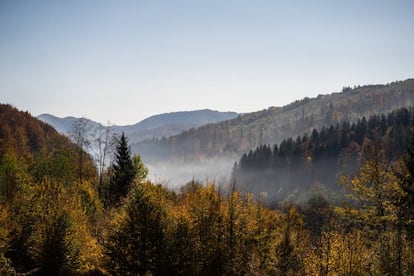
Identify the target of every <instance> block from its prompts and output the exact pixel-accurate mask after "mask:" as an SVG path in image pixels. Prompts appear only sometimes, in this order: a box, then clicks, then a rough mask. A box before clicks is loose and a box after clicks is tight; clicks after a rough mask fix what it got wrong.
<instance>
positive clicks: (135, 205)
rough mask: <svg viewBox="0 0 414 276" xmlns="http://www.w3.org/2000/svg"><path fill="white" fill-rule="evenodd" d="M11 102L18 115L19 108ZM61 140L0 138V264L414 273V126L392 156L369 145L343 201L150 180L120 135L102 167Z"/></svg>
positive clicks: (71, 271)
mask: <svg viewBox="0 0 414 276" xmlns="http://www.w3.org/2000/svg"><path fill="white" fill-rule="evenodd" d="M2 108H4V107H3V106H2ZM6 108H7V109H8V111H7V112H9V115H8V116H9V117H10V118H17V117H18V116H20V115H22V114H17V113H16V112H18V111H17V110H15V109H10V107H6ZM15 113H16V114H15ZM395 114H399V113H395ZM24 118H25V120H27V121H31V122H26V123H29V124H35V123H36V121H33V120H34V119H33V118H31V117H30V116H29V115H27V117H24ZM395 118H397V117H395ZM396 120H397V119H396ZM398 120H399V117H398ZM368 122H369V120H368ZM22 124H23V122H17V123H16V125H22ZM387 131H390V129H388V130H387ZM49 135H50V136H54V135H57V134H56V133H55V132H53V131H52V130H51V132H50V133H49ZM26 138H27V137H26ZM26 138H25V137H21V138H20V139H21V140H22V141H28V139H26ZM59 139H61V142H59V143H58V142H56V143H55V146H50V145H46V144H45V146H44V147H47V148H43V149H41V150H40V151H39V150H28V151H25V152H19V151H16V148H14V147H7V148H4V147H3V146H2V147H1V163H0V274H6V275H7V274H12V275H13V274H16V273H19V274H20V273H21V274H25V275H412V274H413V272H414V251H413V248H414V244H413V242H414V235H413V233H414V232H413V229H414V228H413V227H414V224H413V221H414V209H413V206H414V136H412V138H411V144H410V146H409V147H408V150H407V151H405V152H406V153H405V155H403V157H401V158H395V160H396V161H395V162H393V163H392V164H390V163H389V162H387V158H386V155H387V151H385V149H384V148H383V147H382V146H381V145H379V144H373V145H372V148H371V150H370V151H364V154H365V158H363V159H361V160H362V165H361V168H360V170H359V172H357V173H356V174H355V176H354V177H352V178H345V177H342V178H341V179H340V184H341V185H342V187H344V189H346V190H347V193H348V194H349V196H351V197H352V201H350V202H351V203H352V204H345V205H343V206H340V207H335V206H332V205H330V204H329V203H328V201H326V200H325V199H324V198H323V197H322V196H321V195H315V196H314V197H312V198H311V199H310V200H309V201H307V202H306V203H305V204H303V205H301V206H295V205H293V204H290V205H289V204H286V205H282V206H280V208H279V209H278V210H274V209H270V208H268V207H267V206H266V205H265V202H264V200H265V198H264V197H262V196H253V195H252V194H249V193H242V192H240V191H239V190H238V189H237V185H236V183H233V185H231V187H230V188H226V189H224V188H223V187H217V186H215V185H214V183H210V184H206V185H200V184H198V183H196V182H194V181H192V182H190V183H188V184H187V185H184V186H183V187H182V188H181V189H180V190H177V191H171V190H168V189H166V188H165V187H163V186H162V185H157V184H154V183H151V182H149V181H147V180H146V174H147V169H146V168H145V166H144V165H143V164H142V162H141V160H140V158H139V156H132V155H131V151H130V149H129V146H128V140H127V139H126V137H125V136H124V135H121V136H120V137H118V139H117V142H116V149H115V155H114V157H113V160H112V162H110V163H111V164H112V165H111V166H109V167H107V168H106V169H105V170H104V176H103V177H102V178H100V177H98V176H97V173H96V172H95V173H94V174H93V173H87V172H88V171H96V170H94V168H93V166H92V165H91V164H92V163H91V162H90V163H88V162H85V160H83V161H82V162H80V159H79V156H78V154H79V149H77V148H76V147H74V145H73V144H70V143H68V140H66V139H63V138H59V137H58V136H56V141H58V140H59ZM2 141H3V144H2V145H10V144H11V141H8V140H6V139H5V138H3V140H2ZM73 148H74V149H73ZM62 149H65V150H67V151H65V152H62V151H61V150H62ZM80 164H82V165H83V166H85V168H83V169H82V170H79V168H78V166H79V165H80ZM80 171H81V172H82V173H83V174H84V175H83V176H82V177H81V178H79V177H78V174H79V172H80Z"/></svg>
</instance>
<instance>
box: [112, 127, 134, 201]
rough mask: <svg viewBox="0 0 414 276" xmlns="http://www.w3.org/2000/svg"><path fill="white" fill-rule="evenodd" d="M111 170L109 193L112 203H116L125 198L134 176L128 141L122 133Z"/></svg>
mask: <svg viewBox="0 0 414 276" xmlns="http://www.w3.org/2000/svg"><path fill="white" fill-rule="evenodd" d="M112 170H113V176H112V178H111V183H110V187H109V193H110V197H111V199H112V202H113V203H117V202H118V201H119V200H120V198H121V197H126V195H127V193H128V191H129V187H130V186H131V183H132V181H133V180H134V178H135V174H136V170H135V167H134V163H133V160H132V158H131V150H130V148H129V145H128V139H127V138H126V136H125V134H124V133H122V135H121V137H120V139H119V140H118V144H117V146H116V154H115V163H114V164H113V166H112Z"/></svg>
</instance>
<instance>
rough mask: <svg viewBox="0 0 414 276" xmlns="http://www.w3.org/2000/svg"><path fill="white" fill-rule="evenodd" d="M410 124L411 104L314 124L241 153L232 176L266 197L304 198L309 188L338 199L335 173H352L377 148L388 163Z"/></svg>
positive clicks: (413, 113)
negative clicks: (353, 118) (307, 131)
mask: <svg viewBox="0 0 414 276" xmlns="http://www.w3.org/2000/svg"><path fill="white" fill-rule="evenodd" d="M413 126H414V110H413V109H412V108H402V109H398V110H396V111H394V112H391V113H389V114H381V115H373V116H371V117H369V118H368V119H367V118H365V117H362V118H361V119H359V120H357V122H356V123H352V124H350V123H349V122H347V121H344V122H342V123H337V124H335V125H331V126H329V127H322V128H321V129H320V130H317V129H314V130H313V131H312V132H311V133H310V134H304V135H303V136H298V137H297V138H288V139H285V140H283V141H282V142H281V143H280V144H279V145H277V144H275V145H273V146H270V145H261V146H259V147H257V148H256V149H255V150H251V151H249V152H248V153H245V154H244V155H243V156H242V158H241V159H240V161H239V162H238V164H236V165H235V167H234V170H233V178H234V179H235V180H236V182H237V183H238V187H239V189H242V190H244V191H248V192H252V193H254V194H258V193H266V194H267V199H268V203H272V202H273V203H277V202H279V201H282V200H285V201H294V202H305V201H306V200H307V199H309V197H310V196H311V195H312V194H313V193H317V194H322V195H323V196H324V197H325V198H327V199H329V201H332V202H335V203H339V202H341V201H342V200H343V199H344V193H343V191H342V189H341V187H340V186H338V185H337V183H338V181H339V178H340V177H341V176H348V177H350V176H353V175H354V174H355V173H356V172H357V171H358V169H359V168H360V166H361V164H362V163H363V162H364V161H367V160H370V159H375V158H377V156H376V155H377V154H378V153H377V152H378V151H382V154H383V155H384V158H385V160H386V161H387V162H388V163H390V164H391V163H392V162H395V161H396V160H398V158H399V157H400V156H401V155H402V153H403V152H404V150H405V146H406V140H407V137H408V134H409V129H411V128H412V127H413Z"/></svg>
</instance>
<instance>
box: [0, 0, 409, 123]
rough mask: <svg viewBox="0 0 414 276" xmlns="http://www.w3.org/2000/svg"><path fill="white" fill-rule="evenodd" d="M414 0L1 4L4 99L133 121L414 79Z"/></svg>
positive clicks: (0, 95)
mask: <svg viewBox="0 0 414 276" xmlns="http://www.w3.org/2000/svg"><path fill="white" fill-rule="evenodd" d="M413 15H414V1H412V0H407V1H396V0H393V1H390V0H384V1H381V0H372V1H362V0H355V1H333V0H326V1H311V0H309V1H287V0H286V1H276V0H273V1H270V0H269V1H266V0H256V1H253V0H250V1H244V0H235V1H226V0H221V1H215V0H206V1H202V0H191V1H190V0H188V1H174V0H165V1H161V0H160V1H157V0H147V1H143V0H135V1H102V0H99V1H98V0H97V1H89V0H79V1H73V0H70V1H41V0H36V1H26V0H10V1H9V0H0V102H3V103H4V102H5V103H10V104H13V105H14V106H16V107H17V108H19V109H21V110H28V111H29V112H31V113H32V114H33V115H38V114H40V113H52V114H54V115H57V116H61V117H62V116H67V115H74V116H87V117H89V118H91V119H94V120H97V121H100V122H104V123H105V122H106V121H108V120H110V121H111V122H112V123H116V124H131V123H136V122H138V121H139V120H142V119H144V118H145V117H147V116H150V115H154V114H159V113H164V112H171V111H180V110H194V109H201V108H210V109H215V110H220V111H229V110H230V111H237V112H249V111H256V110H261V109H264V108H267V107H269V106H281V105H285V104H287V103H289V102H291V101H293V100H296V99H301V98H303V97H306V96H309V97H312V96H316V95H318V94H326V93H330V92H334V91H339V90H341V88H342V87H343V86H348V85H349V86H353V85H358V84H372V83H387V82H391V81H394V80H403V79H407V78H412V77H414V16H413Z"/></svg>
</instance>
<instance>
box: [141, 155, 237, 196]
mask: <svg viewBox="0 0 414 276" xmlns="http://www.w3.org/2000/svg"><path fill="white" fill-rule="evenodd" d="M143 161H144V163H145V165H146V166H147V167H148V169H149V178H150V180H152V181H155V182H157V183H161V184H163V185H165V186H166V187H168V188H171V189H177V188H179V187H181V186H183V185H185V184H186V183H188V182H190V181H191V180H195V181H199V182H201V183H206V182H212V181H213V182H215V183H216V184H217V185H226V184H228V182H229V179H230V177H231V172H232V168H233V166H234V162H235V161H236V160H235V159H233V158H230V157H216V158H214V159H209V160H204V161H194V162H183V161H168V162H162V161H161V162H157V163H146V162H145V159H144V160H143Z"/></svg>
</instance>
